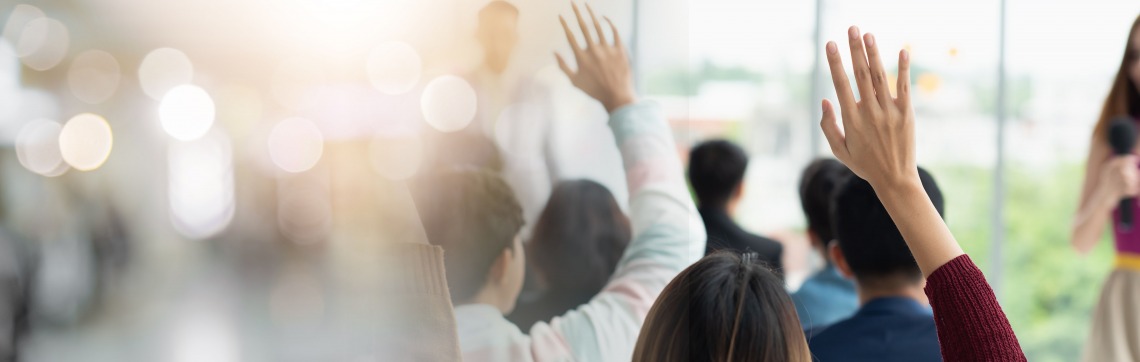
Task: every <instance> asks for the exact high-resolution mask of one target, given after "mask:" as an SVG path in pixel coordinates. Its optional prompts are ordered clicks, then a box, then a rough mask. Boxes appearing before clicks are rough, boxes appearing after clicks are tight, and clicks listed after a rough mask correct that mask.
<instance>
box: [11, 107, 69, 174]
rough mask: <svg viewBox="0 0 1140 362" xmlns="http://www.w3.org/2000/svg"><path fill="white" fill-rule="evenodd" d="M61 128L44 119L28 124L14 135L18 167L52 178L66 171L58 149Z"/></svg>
mask: <svg viewBox="0 0 1140 362" xmlns="http://www.w3.org/2000/svg"><path fill="white" fill-rule="evenodd" d="M62 130H63V126H60V124H59V123H57V122H54V121H49V120H46V119H41V120H36V121H32V122H29V123H28V124H27V125H24V127H23V128H21V129H20V133H19V134H17V135H16V158H17V159H18V160H19V161H20V165H22V166H24V168H26V169H28V171H32V172H35V173H37V174H40V175H44V176H48V177H53V176H59V175H61V174H63V173H64V172H66V171H67V168H68V166H67V164H66V163H64V162H63V155H62V154H61V153H60V148H59V134H60V132H61V131H62Z"/></svg>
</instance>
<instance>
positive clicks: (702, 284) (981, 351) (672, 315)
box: [633, 27, 1025, 362]
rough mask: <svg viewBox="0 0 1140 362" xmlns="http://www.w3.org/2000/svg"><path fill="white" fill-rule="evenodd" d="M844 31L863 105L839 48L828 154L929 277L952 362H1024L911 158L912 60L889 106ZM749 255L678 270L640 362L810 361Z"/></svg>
mask: <svg viewBox="0 0 1140 362" xmlns="http://www.w3.org/2000/svg"><path fill="white" fill-rule="evenodd" d="M860 34H861V33H860V32H859V29H858V28H856V27H851V29H850V30H849V31H848V36H849V42H850V46H851V59H852V62H853V64H852V68H854V70H855V81H856V83H857V85H858V89H859V93H860V95H861V98H860V100H858V101H856V100H855V96H854V94H853V92H852V91H851V85H850V81H849V80H848V78H847V72H846V71H845V70H844V69H843V63H842V61H841V60H840V56H839V49H838V48H837V46H836V44H835V42H828V43H827V50H826V53H827V61H828V64H829V65H830V67H831V75H832V81H833V82H834V83H835V90H836V94H837V95H838V98H839V104H840V107H841V111H842V113H843V126H842V127H840V126H839V124H838V122H837V119H838V117H837V116H836V110H835V109H834V108H833V107H832V105H831V103H830V102H828V101H826V100H824V101H823V119H822V120H821V121H820V126H821V128H823V133H824V135H825V136H826V137H827V143H828V144H829V145H830V146H831V151H832V153H834V154H835V157H836V158H838V159H839V160H840V161H842V162H843V163H844V164H845V165H847V167H848V168H850V169H851V171H852V172H854V173H855V175H856V176H858V177H860V178H862V179H863V180H866V181H867V183H869V184H870V185H871V187H872V188H873V189H874V191H875V193H876V196H877V197H878V198H879V201H880V202H882V204H883V207H884V208H885V209H886V210H887V213H888V214H889V215H890V216H891V220H892V221H893V222H894V223H895V226H896V227H897V228H898V232H899V233H900V234H901V235H902V237H903V239H904V241H905V242H906V244H907V248H909V249H910V251H911V254H913V256H914V259H915V262H917V264H918V267H919V269H920V270H921V271H922V275H923V277H924V278H925V279H926V288H925V292H926V296H927V298H928V300H929V301H930V306H931V308H932V309H933V311H934V323H935V325H936V327H937V331H938V343H939V347H940V348H941V352H942V360H944V361H1025V354H1024V353H1023V352H1022V351H1021V346H1020V345H1019V344H1018V342H1017V336H1016V335H1014V333H1013V328H1011V327H1010V325H1009V320H1008V319H1006V317H1005V312H1003V311H1002V309H1001V305H999V304H998V301H997V297H996V296H994V293H993V289H991V288H990V285H989V283H987V282H986V277H985V275H983V274H982V271H981V270H979V269H978V267H977V266H976V265H974V263H973V261H971V260H970V257H969V256H967V255H966V254H965V253H964V252H963V251H962V248H961V246H959V245H958V241H957V240H955V239H954V235H953V234H951V233H950V229H949V228H947V227H946V223H945V222H944V221H943V220H942V217H941V216H940V215H939V213H938V210H937V209H936V208H935V207H934V204H933V203H932V202H931V199H930V196H928V195H927V194H926V191H925V190H924V188H923V187H922V182H921V180H920V178H919V172H918V165H917V163H916V161H915V140H914V126H915V119H914V110H913V108H911V104H910V58H909V55H908V54H907V52H906V51H905V50H904V51H902V52H900V53H899V63H898V64H899V74H898V85H897V89H898V96H897V97H892V96H891V91H890V88H889V85H888V84H887V79H888V78H887V75H886V72H885V71H884V70H883V65H882V60H880V58H879V50H878V47H877V44H875V38H874V36H872V35H871V34H865V35H862V36H861V35H860ZM749 259H750V258H745V259H744V260H739V259H735V258H733V257H731V256H723V255H711V256H708V257H705V258H704V259H701V260H700V261H698V262H697V263H696V264H694V265H692V266H690V267H689V268H688V269H686V270H685V271H682V272H681V274H680V275H678V276H677V277H676V278H675V279H673V281H671V282H669V285H667V286H666V287H665V290H663V291H662V292H661V295H660V296H659V297H658V299H657V303H656V304H654V305H653V308H652V309H650V311H649V315H648V316H647V317H646V320H645V324H644V325H643V326H642V328H641V335H640V336H639V338H638V340H637V346H636V347H634V352H633V360H634V361H654V362H657V361H664V362H670V361H718V362H719V361H766V362H786V361H795V362H807V361H810V360H811V354H810V352H809V351H808V348H807V343H806V342H805V338H804V335H803V332H802V331H800V326H799V320H798V318H797V316H796V312H795V309H794V307H793V305H792V302H791V300H790V298H789V297H788V296H787V294H785V293H784V289H783V283H781V282H780V281H779V279H777V278H775V277H774V276H772V275H771V272H770V271H766V270H764V269H763V268H762V267H757V266H756V265H754V263H753V262H752V261H751V260H749Z"/></svg>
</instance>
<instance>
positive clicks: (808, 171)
mask: <svg viewBox="0 0 1140 362" xmlns="http://www.w3.org/2000/svg"><path fill="white" fill-rule="evenodd" d="M853 175H854V173H852V172H851V170H850V169H848V168H847V166H845V165H843V163H842V162H839V161H838V160H836V159H834V158H819V159H816V160H815V161H812V162H811V163H810V164H808V166H807V167H806V168H804V172H803V174H802V175H801V176H800V205H801V206H802V207H803V210H804V216H805V217H806V218H807V227H808V229H809V230H811V231H812V233H814V234H815V236H816V237H818V238H819V240H820V242H821V243H823V246H824V247H826V246H827V245H828V244H829V243H831V241H832V240H835V233H834V232H833V230H832V229H831V227H832V223H831V199H832V197H834V196H835V190H836V189H838V188H839V186H840V185H842V184H843V183H844V182H847V179H848V178H849V177H851V176H853Z"/></svg>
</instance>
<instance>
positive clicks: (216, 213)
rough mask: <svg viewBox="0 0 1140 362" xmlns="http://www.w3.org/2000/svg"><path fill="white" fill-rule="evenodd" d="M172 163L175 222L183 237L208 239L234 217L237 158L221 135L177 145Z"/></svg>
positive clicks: (173, 145) (170, 154)
mask: <svg viewBox="0 0 1140 362" xmlns="http://www.w3.org/2000/svg"><path fill="white" fill-rule="evenodd" d="M167 160H168V161H169V163H168V165H169V174H168V176H169V178H168V181H169V187H170V189H169V196H170V211H171V215H170V216H171V222H172V223H173V224H174V228H175V230H177V231H178V232H179V233H180V234H182V235H183V236H186V237H188V238H191V239H204V238H208V237H210V236H213V235H215V234H217V233H218V232H220V231H222V230H224V229H225V228H226V226H228V225H229V224H230V221H231V220H233V217H234V172H233V155H232V150H231V147H230V142H229V138H228V137H226V135H225V134H223V133H221V132H220V131H214V132H211V133H208V134H207V135H206V136H205V137H201V138H199V139H197V140H194V141H190V142H173V143H171V144H170V148H169V150H168V154H167Z"/></svg>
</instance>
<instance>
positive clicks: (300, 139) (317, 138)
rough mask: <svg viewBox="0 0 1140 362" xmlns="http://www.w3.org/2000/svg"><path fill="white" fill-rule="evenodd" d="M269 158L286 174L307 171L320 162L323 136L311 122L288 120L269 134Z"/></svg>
mask: <svg viewBox="0 0 1140 362" xmlns="http://www.w3.org/2000/svg"><path fill="white" fill-rule="evenodd" d="M268 143H269V157H270V159H272V160H273V164H275V165H277V167H279V168H281V169H282V170H284V171H286V172H292V173H298V172H304V171H308V170H309V169H310V168H313V166H315V165H316V164H317V161H320V160H321V155H322V154H323V153H324V145H325V142H324V136H322V135H321V130H320V129H318V128H317V126H316V125H315V124H313V122H310V121H309V120H307V119H304V118H288V119H285V120H283V121H281V122H278V123H277V125H275V126H273V130H272V131H270V132H269V140H268Z"/></svg>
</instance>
